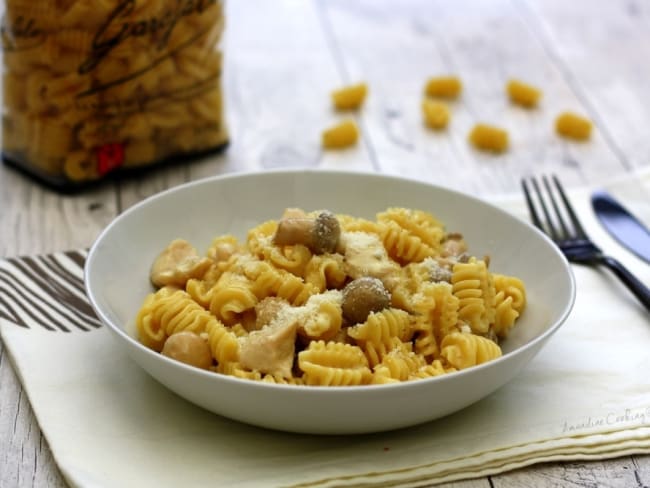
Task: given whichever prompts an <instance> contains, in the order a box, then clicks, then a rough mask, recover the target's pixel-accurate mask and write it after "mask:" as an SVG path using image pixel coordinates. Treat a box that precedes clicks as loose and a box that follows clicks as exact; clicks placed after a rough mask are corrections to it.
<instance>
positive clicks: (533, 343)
mask: <svg viewBox="0 0 650 488" xmlns="http://www.w3.org/2000/svg"><path fill="white" fill-rule="evenodd" d="M318 174H328V175H331V176H338V177H343V176H346V177H347V176H353V177H359V178H374V179H377V180H385V181H399V182H401V183H404V184H411V185H413V184H414V185H417V186H421V187H427V188H429V189H432V190H434V191H443V192H448V193H450V194H453V195H456V196H457V197H460V198H462V199H466V200H469V201H471V202H472V203H474V204H477V205H482V206H487V207H489V208H490V209H491V210H492V211H496V212H497V213H500V214H502V215H503V216H505V217H506V218H508V219H511V220H513V221H514V222H517V224H519V225H522V224H523V225H524V226H525V227H527V228H528V230H529V231H532V232H533V233H534V234H535V235H536V236H537V237H538V238H540V239H541V240H542V241H544V242H545V243H546V244H547V245H548V246H549V247H550V248H551V249H552V250H553V252H554V253H555V255H556V256H557V257H559V258H560V262H561V263H562V264H563V266H562V269H563V270H564V271H565V274H566V277H567V278H568V285H569V297H568V300H567V302H566V305H565V307H564V309H563V310H562V311H561V313H560V315H559V316H558V318H557V319H556V320H555V321H554V323H553V324H551V325H550V326H549V327H548V328H547V329H546V330H545V331H544V332H542V333H541V334H539V335H538V336H536V337H535V338H533V339H531V340H529V341H528V342H526V343H525V344H523V345H521V346H519V347H517V348H516V349H514V350H512V351H509V352H507V353H505V354H503V355H502V356H500V357H498V358H496V359H493V360H491V361H488V362H486V363H482V364H479V365H476V366H472V367H471V368H467V369H464V370H460V371H454V372H453V374H443V375H438V376H433V377H429V378H423V379H421V380H418V381H400V382H396V383H386V384H369V385H353V386H311V385H300V384H283V383H271V382H266V381H252V380H249V379H245V378H238V377H236V376H231V375H225V374H219V373H215V372H213V371H207V370H203V369H200V368H196V367H193V366H190V365H187V364H184V363H182V362H180V361H176V360H174V359H171V358H168V357H166V356H163V355H162V354H160V353H158V352H156V351H154V350H152V349H149V348H148V347H146V346H145V345H144V344H142V343H141V342H139V341H138V340H136V338H134V337H132V336H131V335H130V334H129V333H128V332H127V331H126V330H125V327H121V326H119V325H118V324H114V323H113V321H112V320H110V319H109V318H108V316H107V314H105V313H104V311H103V310H102V309H101V307H99V305H98V300H97V299H96V295H95V292H94V290H93V288H92V287H91V286H90V283H91V279H90V274H91V271H92V263H93V262H94V260H95V259H96V256H97V254H98V249H99V248H100V247H101V243H102V241H103V239H104V238H105V236H106V235H108V234H109V233H110V232H111V231H112V229H113V228H114V227H115V226H117V225H119V224H120V222H121V221H122V220H123V219H126V218H128V216H129V215H131V214H133V213H135V212H138V211H139V210H140V209H141V208H143V207H145V206H147V205H149V204H150V203H151V202H152V201H154V200H157V199H160V198H164V197H168V196H169V195H172V194H174V193H176V192H185V191H189V190H190V189H191V188H192V187H195V186H200V185H210V184H213V183H214V182H221V181H227V180H233V179H247V178H255V177H260V176H269V175H287V176H307V175H309V176H312V175H318ZM84 288H85V290H86V295H87V297H88V299H89V301H90V304H91V306H92V308H93V310H94V311H95V313H96V314H97V316H98V317H99V318H100V320H101V322H102V324H104V325H105V326H107V327H108V328H109V330H111V332H113V333H114V334H116V335H117V336H118V337H119V338H120V339H122V340H126V342H127V343H129V344H130V345H131V346H132V347H135V348H136V349H138V350H139V352H141V353H144V354H147V355H148V356H149V357H150V358H152V359H154V360H156V361H163V362H165V363H167V364H168V365H173V366H175V367H178V368H180V369H181V370H184V371H186V372H187V373H188V374H194V375H199V376H203V377H204V378H206V380H208V381H217V382H218V381H226V382H232V384H234V385H238V386H241V387H244V388H256V389H259V388H268V389H271V390H273V389H277V390H279V391H284V390H288V391H292V392H302V393H307V392H309V393H312V394H322V393H323V392H331V393H330V394H331V395H341V394H351V393H357V394H358V393H359V392H363V391H368V392H370V391H373V392H376V391H377V390H378V389H381V391H384V390H388V389H410V388H420V387H422V386H423V385H424V384H428V383H434V382H435V383H443V382H447V381H454V380H455V379H457V378H459V377H460V376H468V375H475V374H479V373H480V372H481V371H483V370H485V369H490V368H493V367H496V366H497V365H498V364H501V363H503V362H504V361H507V360H508V359H509V358H510V357H512V356H514V355H519V354H523V353H524V352H525V351H528V350H529V349H533V348H535V347H537V346H538V345H540V344H543V343H544V342H545V341H546V340H547V339H549V338H550V337H551V336H552V335H553V334H555V332H557V330H558V329H559V328H560V327H561V326H562V324H564V322H566V320H567V318H568V317H569V315H570V314H571V311H572V310H573V307H574V305H575V299H576V280H575V276H574V273H573V270H572V268H571V265H570V263H569V261H568V260H567V259H566V257H565V256H564V254H562V252H561V250H560V249H559V248H558V247H557V245H556V244H555V243H554V242H553V241H552V240H551V239H550V238H549V237H548V236H547V235H546V234H545V233H543V232H542V231H541V230H539V229H538V228H536V227H535V226H533V225H532V224H531V223H529V222H527V221H525V220H523V219H521V218H519V217H517V216H516V215H513V214H511V213H509V212H508V211H506V210H504V209H502V208H500V207H498V206H497V205H495V204H493V203H491V202H489V201H487V200H485V199H483V198H480V197H477V196H474V195H471V194H469V193H464V192H462V191H460V190H456V189H454V188H449V187H446V186H444V185H441V184H437V183H432V182H427V181H422V180H417V179H415V178H413V177H409V176H402V175H390V174H386V173H375V172H371V171H361V170H356V169H355V170H340V169H329V168H299V169H287V168H274V169H268V170H248V171H240V172H236V173H226V174H219V175H213V176H207V177H204V178H199V179H196V180H193V181H188V182H185V183H180V184H178V185H175V186H173V187H170V188H167V189H165V190H162V191H160V192H157V193H154V194H152V195H150V196H148V197H146V198H144V199H142V200H140V201H139V202H137V203H135V204H133V205H132V206H131V207H129V208H128V209H126V210H125V211H124V212H122V213H120V214H119V215H117V216H115V217H114V218H113V220H112V221H111V222H110V223H109V224H108V225H107V226H106V227H105V228H104V229H103V230H102V231H101V232H100V233H99V235H98V236H97V237H96V238H95V240H94V242H93V244H92V245H91V247H90V249H89V251H88V255H87V257H86V265H85V266H84Z"/></svg>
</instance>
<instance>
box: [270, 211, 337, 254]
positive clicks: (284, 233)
mask: <svg viewBox="0 0 650 488" xmlns="http://www.w3.org/2000/svg"><path fill="white" fill-rule="evenodd" d="M340 236H341V225H340V224H339V221H338V219H337V218H336V216H335V215H334V214H333V213H332V212H329V211H324V212H321V213H320V214H319V215H318V217H316V218H315V219H314V218H309V217H285V218H282V219H281V220H280V221H279V222H278V229H277V231H276V232H275V235H274V236H273V243H274V244H276V245H278V246H288V245H293V244H303V245H304V246H307V247H308V248H309V249H311V250H312V251H313V252H314V253H316V254H323V253H326V252H334V250H335V249H336V246H337V244H338V242H339V237H340Z"/></svg>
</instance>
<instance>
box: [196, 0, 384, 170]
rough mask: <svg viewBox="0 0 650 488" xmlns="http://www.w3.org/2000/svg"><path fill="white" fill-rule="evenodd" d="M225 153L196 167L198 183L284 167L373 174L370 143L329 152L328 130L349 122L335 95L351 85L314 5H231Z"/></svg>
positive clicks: (252, 1)
mask: <svg viewBox="0 0 650 488" xmlns="http://www.w3.org/2000/svg"><path fill="white" fill-rule="evenodd" d="M226 15H227V26H226V30H225V39H224V49H225V58H224V93H225V109H226V121H227V124H228V126H229V132H230V136H231V142H230V145H229V147H228V149H227V151H226V153H225V155H223V156H220V157H214V158H207V159H206V161H204V162H202V163H200V164H198V165H192V166H191V168H190V169H191V175H192V179H195V178H199V177H203V176H209V175H212V174H216V173H223V172H232V171H254V170H262V169H276V168H316V167H319V168H330V169H342V170H371V169H372V165H371V163H370V156H369V154H368V151H367V148H366V147H365V145H364V144H359V145H358V146H356V147H354V148H351V149H347V150H343V151H323V150H322V149H321V144H320V135H321V131H322V130H323V129H324V128H326V127H328V126H329V125H331V124H334V123H336V122H338V121H339V120H341V118H342V116H341V115H340V114H336V113H334V112H333V111H332V109H331V106H330V92H331V90H333V89H334V88H336V87H338V86H340V85H341V84H342V83H343V79H342V77H341V74H340V73H339V70H338V67H337V65H336V63H335V60H334V58H333V55H332V53H331V50H330V46H329V45H328V43H327V39H326V38H325V36H324V35H323V32H322V27H321V24H320V21H319V17H318V11H317V10H316V9H315V7H314V5H313V3H312V2H304V1H300V0H282V1H275V2H267V1H264V0H249V1H247V2H227V4H226Z"/></svg>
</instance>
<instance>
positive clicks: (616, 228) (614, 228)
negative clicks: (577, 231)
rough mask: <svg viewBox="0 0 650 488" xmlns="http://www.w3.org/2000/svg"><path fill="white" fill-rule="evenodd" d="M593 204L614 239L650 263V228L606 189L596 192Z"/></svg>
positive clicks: (597, 214)
mask: <svg viewBox="0 0 650 488" xmlns="http://www.w3.org/2000/svg"><path fill="white" fill-rule="evenodd" d="M591 205H592V207H593V209H594V212H595V213H596V216H597V217H598V220H599V221H600V223H601V224H602V225H603V227H604V228H605V229H607V231H608V232H609V233H610V234H611V235H612V236H613V237H614V239H616V240H617V241H618V242H620V243H621V244H622V245H623V246H625V247H626V248H627V249H629V250H630V251H632V252H633V253H634V254H636V255H637V256H638V257H640V258H641V259H643V260H645V261H646V262H647V263H650V230H648V228H647V227H646V226H645V225H644V224H643V223H642V222H641V221H640V220H639V219H638V218H636V217H635V216H634V215H632V213H630V212H629V211H628V210H627V209H626V208H625V207H623V205H621V203H620V202H618V201H617V200H616V199H615V198H614V197H613V196H612V195H611V194H609V193H607V192H606V191H597V192H594V194H593V195H592V196H591Z"/></svg>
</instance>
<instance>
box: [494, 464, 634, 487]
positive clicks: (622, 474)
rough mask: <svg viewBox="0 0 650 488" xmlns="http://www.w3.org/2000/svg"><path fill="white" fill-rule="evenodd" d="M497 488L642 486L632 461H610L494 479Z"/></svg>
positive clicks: (547, 467)
mask: <svg viewBox="0 0 650 488" xmlns="http://www.w3.org/2000/svg"><path fill="white" fill-rule="evenodd" d="M491 480H492V485H493V486H494V488H518V487H520V486H535V487H540V488H544V487H551V486H562V487H567V488H587V487H594V486H607V487H608V488H629V487H632V486H646V485H642V484H641V483H640V482H639V480H638V478H637V477H636V470H635V466H634V463H633V462H632V459H631V458H630V457H623V458H619V459H612V460H608V461H590V462H568V463H561V464H543V465H538V466H530V467H528V468H524V469H520V470H517V471H513V472H511V473H505V474H503V475H498V476H492V477H491Z"/></svg>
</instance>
